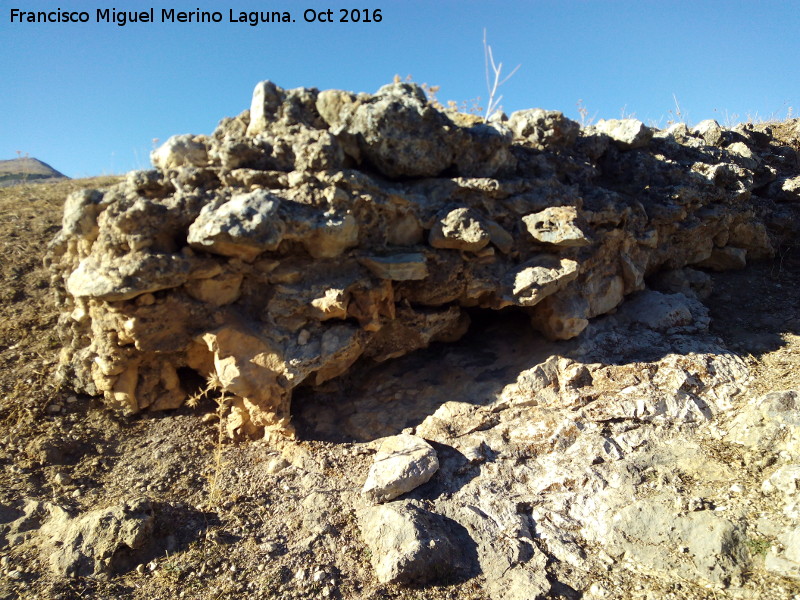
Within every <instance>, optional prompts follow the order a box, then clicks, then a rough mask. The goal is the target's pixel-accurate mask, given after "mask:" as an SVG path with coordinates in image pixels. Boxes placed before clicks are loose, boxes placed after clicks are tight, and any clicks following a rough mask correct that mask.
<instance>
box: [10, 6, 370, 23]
mask: <svg viewBox="0 0 800 600" xmlns="http://www.w3.org/2000/svg"><path fill="white" fill-rule="evenodd" d="M301 13H302V19H301V22H305V23H380V22H381V21H382V20H383V14H382V13H381V9H380V8H376V9H368V8H363V9H362V8H354V9H350V8H327V9H314V8H306V9H300V10H296V11H295V10H293V11H287V10H284V11H277V10H276V11H240V10H237V9H234V8H228V9H227V10H223V11H219V10H213V11H209V10H200V9H197V10H191V11H182V10H176V9H174V8H160V9H155V8H149V9H146V10H140V11H130V10H116V9H114V8H98V9H96V10H94V11H85V10H81V11H69V10H61V9H60V8H58V9H56V10H50V11H47V10H22V9H19V8H12V9H10V10H9V22H10V23H19V24H24V23H111V24H115V25H118V26H120V27H124V26H125V25H128V24H131V23H212V24H213V23H241V24H247V25H250V26H251V27H255V26H257V25H260V24H261V23H296V22H297V21H298V19H299V18H300V14H301Z"/></svg>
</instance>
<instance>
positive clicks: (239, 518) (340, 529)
mask: <svg viewBox="0 0 800 600" xmlns="http://www.w3.org/2000/svg"><path fill="white" fill-rule="evenodd" d="M114 181H115V178H109V177H107V178H95V179H86V180H76V181H66V182H59V183H55V184H32V185H24V186H16V187H11V188H6V189H2V190H0V250H1V251H2V256H3V258H2V260H1V261H0V272H1V275H0V505H5V506H8V505H11V504H13V503H15V502H18V501H19V500H20V499H23V498H33V499H37V500H39V501H48V502H53V503H55V504H58V505H60V506H64V507H68V508H70V509H73V510H75V511H87V510H91V509H94V508H100V507H106V506H111V505H113V504H115V503H118V502H120V501H122V500H126V499H130V498H131V497H135V496H147V497H149V498H150V499H151V500H152V502H153V504H154V507H155V509H156V518H157V528H156V530H157V531H158V532H162V533H158V534H157V535H163V536H164V538H165V539H164V540H163V543H162V544H161V545H160V547H162V548H164V551H163V554H160V555H154V556H151V557H148V558H149V560H148V561H147V562H146V563H145V564H144V565H141V566H139V567H138V568H133V569H131V570H129V571H127V572H123V573H122V574H119V575H115V576H113V577H107V578H75V579H63V578H58V577H54V576H53V575H51V574H50V572H49V570H48V568H47V564H44V563H43V562H42V560H41V557H40V556H39V554H38V552H36V551H35V549H34V548H33V547H31V546H29V545H26V544H20V545H18V546H14V547H6V548H0V561H1V562H0V600H5V599H12V598H49V599H54V600H55V599H63V600H67V599H73V598H138V599H145V598H147V599H148V600H156V599H161V598H163V599H167V598H170V599H171V598H198V599H203V600H206V599H208V600H210V599H212V598H214V599H217V598H240V597H252V598H270V597H275V598H307V597H319V598H326V597H331V598H459V599H470V598H474V599H476V600H477V599H481V598H485V597H486V596H485V595H484V593H483V592H482V583H483V582H482V579H481V577H480V576H478V577H475V578H472V579H470V580H468V581H466V582H463V583H461V584H458V585H451V586H442V587H436V588H427V589H424V590H415V589H404V588H399V587H395V586H391V585H382V584H379V583H377V582H376V581H375V579H374V577H373V575H372V570H371V567H370V564H369V556H368V555H367V553H366V551H365V549H364V547H363V544H362V543H360V541H359V534H358V531H357V527H356V525H355V519H354V517H353V515H352V514H350V513H349V512H348V511H347V510H342V509H341V505H339V504H336V503H326V502H325V501H324V500H320V498H319V497H317V498H313V499H311V500H309V497H308V496H307V495H306V494H307V490H308V489H312V488H313V489H317V490H319V492H318V493H317V495H319V494H322V495H324V493H325V490H326V489H328V488H329V482H330V480H331V479H332V478H334V479H337V480H339V481H337V482H336V483H337V486H338V487H339V488H341V487H343V485H342V484H346V485H344V487H348V486H350V487H352V488H353V489H356V490H357V489H358V487H359V485H360V483H361V482H363V480H364V477H365V475H366V472H367V470H368V468H369V464H370V462H371V453H372V452H373V450H372V449H371V447H370V446H369V444H365V443H356V442H355V441H353V442H337V443H333V442H328V441H320V439H319V438H318V439H311V438H312V436H309V437H308V438H307V439H306V441H301V442H300V443H299V444H297V445H295V446H294V448H293V449H292V450H291V451H290V452H288V454H287V452H286V451H284V452H283V454H281V453H279V452H278V451H277V450H276V449H274V448H270V447H268V446H267V445H266V444H264V443H261V442H252V443H245V444H240V445H237V446H233V445H230V444H221V443H220V442H219V437H218V426H217V420H216V419H215V409H216V404H215V402H214V400H213V399H212V398H204V399H202V400H201V401H200V402H199V405H198V406H196V407H194V408H188V407H184V408H182V409H180V410H178V411H173V412H171V413H165V414H145V415H141V416H138V417H135V418H130V419H125V418H121V417H117V416H115V415H114V414H112V413H110V412H109V411H107V410H105V409H104V408H103V407H102V405H101V404H100V403H99V402H98V401H97V400H95V399H92V398H88V397H85V396H81V395H77V394H75V393H74V392H73V391H71V390H70V389H68V388H66V387H60V386H59V383H58V382H57V381H56V379H55V377H54V370H55V366H56V363H57V360H58V353H59V349H60V342H59V338H58V335H57V334H56V331H55V326H56V323H57V320H58V312H57V309H56V307H55V304H54V299H53V297H52V291H51V289H50V283H49V282H50V275H49V273H48V271H47V270H46V269H45V268H44V266H43V262H42V261H43V256H44V254H45V251H46V247H47V244H48V242H49V240H50V239H52V238H53V236H54V235H55V234H56V232H57V231H58V230H59V228H60V221H61V209H62V206H63V200H64V198H65V197H66V195H67V194H68V193H69V192H70V191H73V190H76V189H80V188H90V187H101V186H103V185H108V184H111V183H113V182H114ZM713 278H714V292H713V294H712V296H711V298H710V299H709V300H708V301H707V302H706V303H707V304H708V306H710V309H711V315H712V318H713V322H712V325H711V327H712V332H714V333H715V334H716V335H718V336H719V337H721V338H722V339H723V340H724V341H725V345H726V346H727V347H728V348H730V349H731V351H733V352H736V353H737V354H740V355H741V356H744V357H746V359H747V360H748V362H749V363H750V367H751V370H752V372H753V373H754V377H753V379H752V382H751V384H750V385H751V392H750V393H751V394H752V395H754V396H755V395H759V394H762V393H765V392H767V391H773V390H782V389H792V388H794V389H800V294H799V293H798V290H800V247H798V246H794V247H792V246H787V247H782V248H780V249H779V253H778V256H777V258H776V259H775V260H773V261H768V262H763V263H756V264H752V265H750V266H748V268H747V269H745V270H742V271H735V272H728V273H722V274H714V275H713ZM301 431H302V430H301ZM345 465H346V468H343V467H345ZM298 466H301V467H303V468H297V469H293V468H288V467H298ZM277 473H280V474H281V476H280V477H279V478H278V477H276V476H275V475H276V474H277ZM320 516H322V517H324V518H320ZM319 523H326V525H325V526H324V528H323V529H320V525H319ZM788 589H789V588H786V589H782V590H781V591H778V590H776V592H775V593H778V594H783V593H786V590H788ZM559 593H560V594H561V595H558V594H559ZM672 593H673V595H672V597H674V598H688V597H693V598H694V597H702V596H696V595H695V596H692V595H691V594H689V593H688V592H686V593H682V592H680V585H678V587H677V588H676V589H675V590H673V592H672ZM795 593H797V592H795ZM555 594H556V595H555V596H554V597H563V598H577V597H579V596H577V595H576V594H575V592H574V591H572V590H568V589H564V590H561V591H560V592H559V591H558V590H556V592H555ZM614 597H620V598H622V597H627V595H625V594H621V595H615V596H614ZM665 597H666V596H665ZM707 597H712V596H707ZM713 597H714V598H724V597H726V596H725V592H724V591H719V592H715V593H714V595H713ZM763 597H765V598H767V597H773V596H771V595H767V594H766V593H765V595H764V596H763ZM774 597H775V598H780V597H784V596H782V595H777V596H774Z"/></svg>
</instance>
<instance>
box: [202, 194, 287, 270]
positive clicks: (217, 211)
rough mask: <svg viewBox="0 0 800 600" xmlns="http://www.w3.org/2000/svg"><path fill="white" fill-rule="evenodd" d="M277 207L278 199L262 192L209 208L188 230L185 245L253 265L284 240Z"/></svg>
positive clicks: (240, 196) (234, 197) (239, 195)
mask: <svg viewBox="0 0 800 600" xmlns="http://www.w3.org/2000/svg"><path fill="white" fill-rule="evenodd" d="M279 205H280V199H279V198H277V197H276V196H274V195H272V194H270V193H269V192H266V191H264V190H258V191H255V192H251V193H249V194H238V195H236V196H233V197H232V198H231V199H230V200H228V201H227V202H224V203H222V204H221V205H219V206H215V205H214V204H208V205H207V206H206V207H205V208H203V210H202V211H201V213H200V215H199V216H198V217H197V220H196V221H195V222H194V223H192V225H191V226H190V227H189V237H188V238H187V239H188V242H189V243H190V244H191V245H192V246H193V247H195V248H197V249H200V250H207V251H209V252H213V253H215V254H221V255H223V256H231V257H238V258H241V259H243V260H246V261H252V260H254V259H255V258H256V257H257V256H258V255H259V254H261V253H262V252H264V251H266V250H275V249H276V248H277V247H278V245H279V244H280V243H281V240H282V239H283V234H284V232H285V224H284V223H283V221H282V220H281V218H280V216H279V215H278V207H279Z"/></svg>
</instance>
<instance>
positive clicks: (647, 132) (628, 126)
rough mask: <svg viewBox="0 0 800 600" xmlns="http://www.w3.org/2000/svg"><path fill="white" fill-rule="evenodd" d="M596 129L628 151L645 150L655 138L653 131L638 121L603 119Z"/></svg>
mask: <svg viewBox="0 0 800 600" xmlns="http://www.w3.org/2000/svg"><path fill="white" fill-rule="evenodd" d="M595 129H597V131H599V132H601V133H605V134H606V135H607V136H609V137H610V138H611V139H612V140H614V143H616V144H617V145H618V146H619V147H620V148H623V149H626V150H627V149H633V148H644V147H645V146H647V144H649V143H650V140H651V139H652V137H653V130H652V129H650V128H649V127H647V126H646V125H645V124H644V123H642V122H641V121H638V120H636V119H601V120H600V121H598V122H597V124H596V125H595Z"/></svg>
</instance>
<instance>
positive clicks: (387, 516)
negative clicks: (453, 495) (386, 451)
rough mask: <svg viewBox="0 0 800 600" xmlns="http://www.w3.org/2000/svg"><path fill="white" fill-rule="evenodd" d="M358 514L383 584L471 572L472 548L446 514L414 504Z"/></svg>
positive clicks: (436, 579) (437, 579) (440, 578)
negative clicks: (466, 555) (469, 549)
mask: <svg viewBox="0 0 800 600" xmlns="http://www.w3.org/2000/svg"><path fill="white" fill-rule="evenodd" d="M357 516H358V527H359V529H360V530H361V535H362V537H363V538H364V542H365V543H366V545H367V547H368V548H369V549H370V552H371V558H370V561H371V562H372V567H373V568H374V569H375V576H376V577H377V579H378V581H380V582H381V583H402V584H417V585H421V584H425V583H435V582H441V583H444V582H447V581H448V580H454V579H457V578H458V577H459V576H463V575H464V574H465V573H468V572H469V568H470V564H469V561H468V558H467V557H465V554H466V550H467V547H466V545H465V544H464V543H463V542H462V541H461V540H460V539H459V538H458V536H457V535H456V532H455V531H454V527H453V525H452V524H451V523H450V522H448V520H447V519H445V518H444V517H442V516H440V515H436V514H434V513H431V512H429V511H426V510H424V509H421V508H419V507H417V506H416V505H414V504H411V503H392V504H384V505H381V506H375V507H372V508H365V509H361V510H359V511H358V512H357Z"/></svg>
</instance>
